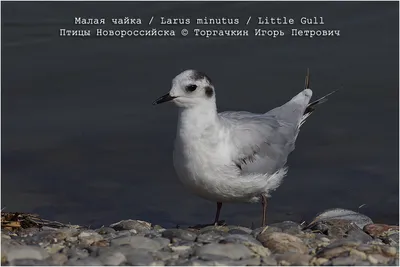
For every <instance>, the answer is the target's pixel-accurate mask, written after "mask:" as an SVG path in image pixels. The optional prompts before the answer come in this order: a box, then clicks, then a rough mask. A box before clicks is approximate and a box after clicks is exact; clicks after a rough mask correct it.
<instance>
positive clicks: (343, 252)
mask: <svg viewBox="0 0 400 267" xmlns="http://www.w3.org/2000/svg"><path fill="white" fill-rule="evenodd" d="M349 251H350V248H347V247H334V248H323V249H322V250H320V251H319V252H318V253H317V256H318V257H323V258H327V259H331V258H334V257H341V256H348V255H349V254H350V253H349Z"/></svg>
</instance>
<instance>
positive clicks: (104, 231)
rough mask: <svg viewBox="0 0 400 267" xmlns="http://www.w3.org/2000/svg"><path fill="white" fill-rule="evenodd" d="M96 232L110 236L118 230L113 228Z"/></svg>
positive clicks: (103, 228) (102, 228)
mask: <svg viewBox="0 0 400 267" xmlns="http://www.w3.org/2000/svg"><path fill="white" fill-rule="evenodd" d="M96 232H97V233H99V234H101V235H109V234H115V232H116V230H114V228H111V227H101V228H99V229H97V230H96Z"/></svg>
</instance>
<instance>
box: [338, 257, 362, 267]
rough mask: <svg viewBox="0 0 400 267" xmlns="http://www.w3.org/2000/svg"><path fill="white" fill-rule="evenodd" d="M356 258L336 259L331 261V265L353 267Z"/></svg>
mask: <svg viewBox="0 0 400 267" xmlns="http://www.w3.org/2000/svg"><path fill="white" fill-rule="evenodd" d="M357 260H358V259H357V258H356V257H351V256H350V257H336V258H333V259H332V265H334V266H348V265H354V264H355V263H356V262H357Z"/></svg>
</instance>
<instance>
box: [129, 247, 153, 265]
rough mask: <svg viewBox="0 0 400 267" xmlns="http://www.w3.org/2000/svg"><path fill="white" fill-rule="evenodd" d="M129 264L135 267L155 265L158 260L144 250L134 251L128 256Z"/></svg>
mask: <svg viewBox="0 0 400 267" xmlns="http://www.w3.org/2000/svg"><path fill="white" fill-rule="evenodd" d="M126 259H127V264H128V265H134V266H146V265H147V266H148V265H154V262H157V260H155V259H154V257H153V256H152V255H151V254H150V253H149V252H148V251H143V250H139V251H138V250H134V251H132V252H131V253H130V254H129V255H127V256H126Z"/></svg>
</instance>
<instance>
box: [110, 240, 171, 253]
mask: <svg viewBox="0 0 400 267" xmlns="http://www.w3.org/2000/svg"><path fill="white" fill-rule="evenodd" d="M168 244H169V241H166V240H165V239H164V238H160V239H159V240H155V239H154V240H153V239H150V238H147V237H143V236H123V237H119V238H115V239H113V240H111V246H121V245H130V246H131V247H132V248H134V249H138V248H141V249H147V250H151V251H156V250H160V249H162V248H163V247H165V246H167V245H168Z"/></svg>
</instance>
